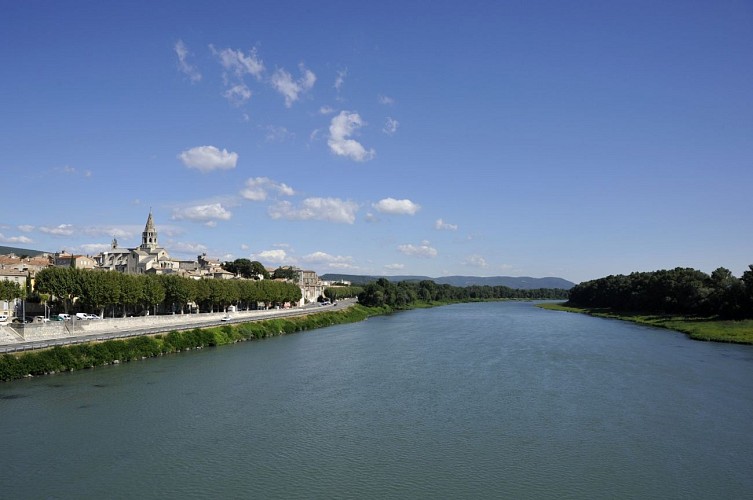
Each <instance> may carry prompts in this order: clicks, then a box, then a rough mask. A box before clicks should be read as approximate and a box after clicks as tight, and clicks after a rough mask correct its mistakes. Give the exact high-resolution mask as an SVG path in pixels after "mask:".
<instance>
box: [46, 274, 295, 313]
mask: <svg viewBox="0 0 753 500" xmlns="http://www.w3.org/2000/svg"><path fill="white" fill-rule="evenodd" d="M35 290H36V292H38V293H41V294H49V295H51V296H53V297H54V298H55V299H56V300H57V301H59V303H60V305H61V306H62V307H61V309H63V310H64V311H65V312H66V313H67V312H69V310H70V309H71V307H72V306H73V303H74V301H75V302H76V304H77V305H78V304H81V308H83V309H85V310H88V311H96V312H98V313H99V314H100V316H103V315H104V313H105V311H106V310H111V311H112V312H113V315H114V314H115V312H116V311H117V313H118V314H120V315H123V316H126V315H127V314H129V313H135V314H138V313H140V312H142V311H153V312H154V313H156V312H157V311H158V310H159V311H161V312H165V313H173V312H179V313H183V312H185V311H190V308H191V306H192V305H196V306H197V307H198V308H199V311H203V312H213V311H223V310H226V309H227V307H228V306H230V305H234V306H237V307H238V308H239V309H256V307H257V304H259V303H263V304H264V305H265V306H267V307H268V306H273V305H282V304H284V303H286V302H297V301H299V300H300V299H301V290H300V288H298V286H297V285H295V284H293V283H286V282H280V281H269V280H262V281H254V280H214V279H201V280H193V279H190V278H183V277H181V276H175V275H130V274H121V273H116V272H102V271H89V270H84V269H74V268H69V267H50V268H47V269H43V270H42V271H40V272H38V273H37V275H36V284H35Z"/></svg>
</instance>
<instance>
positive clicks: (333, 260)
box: [301, 252, 355, 269]
mask: <svg viewBox="0 0 753 500" xmlns="http://www.w3.org/2000/svg"><path fill="white" fill-rule="evenodd" d="M301 261H302V262H305V263H307V264H319V265H326V266H327V267H329V268H331V269H355V266H354V265H353V257H349V256H342V255H330V254H328V253H325V252H314V253H312V254H309V255H305V256H303V257H301Z"/></svg>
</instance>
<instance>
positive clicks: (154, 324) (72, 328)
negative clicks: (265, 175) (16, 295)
mask: <svg viewBox="0 0 753 500" xmlns="http://www.w3.org/2000/svg"><path fill="white" fill-rule="evenodd" d="M352 304H353V302H348V301H341V302H340V303H339V304H338V305H336V306H335V307H336V308H338V309H339V308H343V307H348V306H349V305H352ZM326 309H329V310H331V309H332V307H331V306H329V307H327V308H326ZM323 310H324V308H323V307H321V306H318V305H316V304H310V305H306V306H303V307H295V308H291V309H270V310H261V311H238V312H231V313H223V312H218V313H200V314H171V315H164V316H138V317H130V318H105V319H99V320H78V319H71V320H68V321H55V322H49V323H31V324H27V325H0V353H2V352H13V351H20V350H29V349H39V348H45V347H51V346H54V345H64V344H70V343H78V342H90V341H96V340H105V339H111V338H119V337H132V336H135V335H149V334H154V333H160V332H168V331H171V330H188V329H193V328H202V327H209V326H216V325H218V324H223V323H243V322H248V321H259V320H264V319H272V318H279V317H286V316H299V315H303V314H311V313H314V312H320V311H323Z"/></svg>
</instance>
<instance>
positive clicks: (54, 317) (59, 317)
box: [50, 314, 65, 321]
mask: <svg viewBox="0 0 753 500" xmlns="http://www.w3.org/2000/svg"><path fill="white" fill-rule="evenodd" d="M62 316H63V315H61V314H59V315H57V316H51V317H50V321H65V318H63V317H62Z"/></svg>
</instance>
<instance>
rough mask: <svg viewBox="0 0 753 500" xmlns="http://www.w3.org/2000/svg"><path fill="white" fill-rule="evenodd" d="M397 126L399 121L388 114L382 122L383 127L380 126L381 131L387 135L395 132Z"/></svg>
mask: <svg viewBox="0 0 753 500" xmlns="http://www.w3.org/2000/svg"><path fill="white" fill-rule="evenodd" d="M398 126H400V122H399V121H397V120H395V119H394V118H392V117H389V116H388V117H387V120H386V121H385V122H384V127H383V128H382V132H384V133H385V134H387V135H394V134H395V132H397V127H398Z"/></svg>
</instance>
